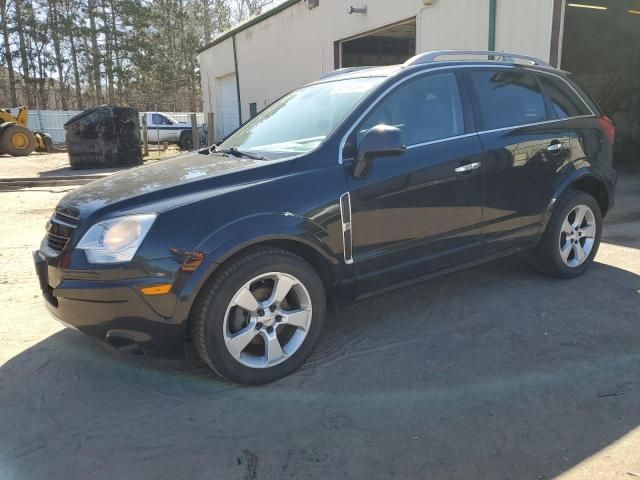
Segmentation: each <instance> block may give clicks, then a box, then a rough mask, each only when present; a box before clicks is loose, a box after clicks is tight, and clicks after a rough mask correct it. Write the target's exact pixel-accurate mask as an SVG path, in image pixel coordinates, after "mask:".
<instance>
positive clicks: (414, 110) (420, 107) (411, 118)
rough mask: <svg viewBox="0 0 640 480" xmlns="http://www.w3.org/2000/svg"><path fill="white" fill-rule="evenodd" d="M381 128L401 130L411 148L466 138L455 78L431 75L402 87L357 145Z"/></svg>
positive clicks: (364, 126) (368, 123)
mask: <svg viewBox="0 0 640 480" xmlns="http://www.w3.org/2000/svg"><path fill="white" fill-rule="evenodd" d="M381 124H383V125H390V126H394V127H397V128H399V129H400V130H401V131H402V138H403V142H404V144H405V145H407V146H410V145H416V144H420V143H426V142H431V141H434V140H440V139H444V138H449V137H455V136H457V135H462V134H463V133H464V116H463V113H462V102H461V100H460V94H459V91H458V83H457V81H456V77H455V75H454V74H453V73H441V74H435V75H429V76H425V77H421V78H418V79H416V80H411V81H408V82H406V83H405V84H402V85H401V86H399V87H398V88H397V89H396V90H394V91H393V92H392V93H390V94H389V95H388V96H387V97H386V98H384V99H383V100H382V101H381V102H380V103H379V104H378V105H377V106H376V107H375V108H374V110H373V111H372V113H371V114H369V116H368V118H367V119H366V120H365V121H364V123H363V124H362V125H361V126H360V127H359V128H357V129H356V139H355V142H356V144H358V143H360V140H361V139H362V137H363V136H364V134H365V133H366V132H367V131H368V130H369V129H371V128H373V127H375V126H376V125H381Z"/></svg>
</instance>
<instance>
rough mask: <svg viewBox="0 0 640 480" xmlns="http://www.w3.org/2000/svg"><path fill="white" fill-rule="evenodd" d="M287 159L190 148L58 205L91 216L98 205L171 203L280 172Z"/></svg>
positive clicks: (90, 187) (79, 192)
mask: <svg viewBox="0 0 640 480" xmlns="http://www.w3.org/2000/svg"><path fill="white" fill-rule="evenodd" d="M284 163H288V162H284ZM282 164H283V162H277V164H275V165H274V164H269V162H264V161H261V160H252V159H244V158H237V157H232V156H227V155H221V154H211V155H200V154H197V153H189V154H185V155H180V156H178V157H175V158H172V159H168V160H160V161H156V162H154V163H152V164H150V165H145V166H142V167H137V168H132V169H130V170H126V171H124V172H119V173H115V174H113V175H110V176H108V177H106V178H103V179H100V180H97V181H95V182H91V183H89V184H87V185H84V186H82V187H80V188H78V189H77V190H74V191H73V192H71V193H69V194H67V195H66V196H65V197H64V198H63V199H62V200H61V201H60V203H59V204H58V210H59V211H62V212H65V213H67V214H69V215H72V216H75V217H79V218H86V217H88V216H90V215H92V214H93V213H95V212H97V211H99V210H101V211H103V213H105V211H110V210H113V209H116V208H117V209H121V210H124V209H131V208H135V207H137V206H139V205H142V204H149V203H153V202H162V203H167V202H169V203H170V202H171V200H172V199H175V198H176V197H183V196H190V195H193V194H197V193H199V192H202V191H208V190H210V189H215V188H221V187H229V186H231V185H237V184H239V183H246V182H253V181H256V180H260V179H261V178H264V177H265V176H270V175H274V174H276V175H277V173H278V172H276V171H274V168H273V167H276V170H279V169H281V168H282V166H283V165H282ZM260 167H261V168H260ZM109 207H111V208H109Z"/></svg>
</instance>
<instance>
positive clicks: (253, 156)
mask: <svg viewBox="0 0 640 480" xmlns="http://www.w3.org/2000/svg"><path fill="white" fill-rule="evenodd" d="M214 151H215V152H216V153H227V154H230V155H233V156H234V157H246V158H251V159H253V160H266V158H265V157H262V156H260V155H256V154H255V153H250V152H245V151H244V150H239V149H238V148H237V147H229V148H224V149H222V150H218V149H216V150H214Z"/></svg>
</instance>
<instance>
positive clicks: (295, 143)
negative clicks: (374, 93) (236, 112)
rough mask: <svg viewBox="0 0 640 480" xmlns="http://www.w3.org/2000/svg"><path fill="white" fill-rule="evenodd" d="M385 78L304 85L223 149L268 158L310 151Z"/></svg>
mask: <svg viewBox="0 0 640 480" xmlns="http://www.w3.org/2000/svg"><path fill="white" fill-rule="evenodd" d="M384 79H385V77H367V78H352V79H346V80H337V81H333V82H326V83H318V84H315V85H309V86H307V87H303V88H301V89H299V90H296V91H294V92H292V93H290V94H289V95H287V96H285V97H283V98H281V99H280V100H278V101H277V102H275V103H274V104H273V105H271V106H270V107H268V108H266V109H265V110H263V111H262V112H261V113H259V114H258V115H257V116H256V117H255V118H254V119H253V120H251V121H250V122H249V123H247V124H246V125H245V126H244V127H242V128H241V129H240V130H238V131H237V132H236V133H235V134H233V135H232V136H231V137H229V138H228V139H227V140H225V141H224V142H223V143H222V144H221V145H220V146H219V149H229V148H232V147H235V148H237V149H239V150H246V151H252V152H258V153H260V154H262V155H264V156H266V157H267V158H281V157H286V156H290V155H297V154H301V153H306V152H309V151H311V150H313V149H314V148H316V147H317V146H318V145H320V143H321V142H322V141H323V140H324V139H325V138H326V137H327V135H329V134H330V133H331V132H332V131H333V130H334V129H335V128H336V127H337V126H338V125H339V124H340V123H341V122H342V121H343V120H344V119H345V118H346V117H347V115H349V113H350V112H351V111H352V110H353V109H354V107H355V106H356V105H357V104H358V103H359V102H360V101H361V100H362V99H363V98H364V97H365V96H366V95H367V94H368V93H369V92H370V91H371V90H372V89H373V88H375V87H376V86H377V85H378V84H380V83H381V82H382V81H383V80H384Z"/></svg>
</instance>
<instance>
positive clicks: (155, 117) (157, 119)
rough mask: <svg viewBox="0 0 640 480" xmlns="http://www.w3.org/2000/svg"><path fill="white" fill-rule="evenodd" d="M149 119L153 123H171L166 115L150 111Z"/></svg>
mask: <svg viewBox="0 0 640 480" xmlns="http://www.w3.org/2000/svg"><path fill="white" fill-rule="evenodd" d="M151 121H152V122H153V124H154V125H171V121H170V120H169V119H168V118H167V117H165V116H164V115H161V114H159V113H152V114H151Z"/></svg>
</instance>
